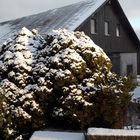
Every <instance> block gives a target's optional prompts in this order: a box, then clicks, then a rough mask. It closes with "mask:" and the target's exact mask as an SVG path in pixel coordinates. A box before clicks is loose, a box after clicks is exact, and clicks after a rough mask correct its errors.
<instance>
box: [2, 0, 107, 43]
mask: <svg viewBox="0 0 140 140" xmlns="http://www.w3.org/2000/svg"><path fill="white" fill-rule="evenodd" d="M104 2H106V0H86V1H82V2H78V3H76V4H72V5H68V6H65V7H61V8H57V9H53V10H48V11H46V12H43V13H39V14H35V15H31V16H26V17H23V18H18V19H16V20H11V21H7V22H3V23H0V43H3V40H6V39H7V37H11V36H12V35H13V34H14V33H15V32H17V31H18V30H19V29H21V28H22V27H24V26H25V27H27V28H28V29H30V30H32V29H37V30H38V31H39V33H40V34H41V35H46V34H47V33H51V32H52V30H53V29H58V28H65V29H68V30H71V31H73V30H75V29H76V28H77V27H78V26H79V25H80V24H81V23H82V22H83V21H85V20H86V19H87V18H88V17H89V16H90V15H92V14H93V13H94V12H95V11H96V10H97V9H98V8H99V7H100V6H101V5H102V4H103V3H104Z"/></svg>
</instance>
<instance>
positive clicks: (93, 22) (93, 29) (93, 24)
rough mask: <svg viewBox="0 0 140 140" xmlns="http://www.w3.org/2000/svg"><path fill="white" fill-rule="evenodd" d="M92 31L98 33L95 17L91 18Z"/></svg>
mask: <svg viewBox="0 0 140 140" xmlns="http://www.w3.org/2000/svg"><path fill="white" fill-rule="evenodd" d="M90 32H91V34H97V20H96V19H94V18H92V19H90Z"/></svg>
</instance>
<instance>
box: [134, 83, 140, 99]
mask: <svg viewBox="0 0 140 140" xmlns="http://www.w3.org/2000/svg"><path fill="white" fill-rule="evenodd" d="M139 97H140V86H137V87H136V88H135V90H134V91H133V96H132V99H137V98H139Z"/></svg>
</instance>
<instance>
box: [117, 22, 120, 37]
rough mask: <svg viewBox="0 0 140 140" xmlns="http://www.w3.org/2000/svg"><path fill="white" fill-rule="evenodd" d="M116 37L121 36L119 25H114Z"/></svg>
mask: <svg viewBox="0 0 140 140" xmlns="http://www.w3.org/2000/svg"><path fill="white" fill-rule="evenodd" d="M116 36H117V37H120V36H121V26H120V24H117V25H116Z"/></svg>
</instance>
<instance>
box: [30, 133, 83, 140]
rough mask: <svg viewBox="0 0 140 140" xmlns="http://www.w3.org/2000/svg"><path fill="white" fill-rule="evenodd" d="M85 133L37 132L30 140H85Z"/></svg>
mask: <svg viewBox="0 0 140 140" xmlns="http://www.w3.org/2000/svg"><path fill="white" fill-rule="evenodd" d="M84 139H85V138H84V134H83V133H73V132H56V131H36V132H34V133H33V135H32V137H31V138H30V140H84Z"/></svg>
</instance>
